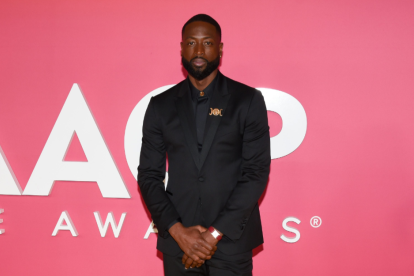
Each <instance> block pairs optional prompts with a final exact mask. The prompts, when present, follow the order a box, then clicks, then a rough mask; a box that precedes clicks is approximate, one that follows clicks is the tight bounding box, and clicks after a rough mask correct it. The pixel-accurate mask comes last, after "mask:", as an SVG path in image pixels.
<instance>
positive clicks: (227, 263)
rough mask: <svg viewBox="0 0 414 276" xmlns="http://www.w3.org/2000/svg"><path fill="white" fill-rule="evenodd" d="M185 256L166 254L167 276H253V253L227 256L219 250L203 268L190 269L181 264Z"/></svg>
mask: <svg viewBox="0 0 414 276" xmlns="http://www.w3.org/2000/svg"><path fill="white" fill-rule="evenodd" d="M183 254H184V253H183V252H181V253H180V254H178V255H177V256H169V255H167V254H164V273H165V276H180V275H193V276H195V275H199V276H252V270H253V262H252V257H253V254H252V251H249V252H246V253H242V254H237V255H225V254H224V253H222V252H220V251H218V250H217V251H216V253H215V254H214V255H213V257H212V258H211V259H210V260H207V261H206V262H205V264H203V265H202V266H201V267H199V268H197V267H195V268H188V269H185V267H184V265H183V264H182V263H181V259H182V257H183Z"/></svg>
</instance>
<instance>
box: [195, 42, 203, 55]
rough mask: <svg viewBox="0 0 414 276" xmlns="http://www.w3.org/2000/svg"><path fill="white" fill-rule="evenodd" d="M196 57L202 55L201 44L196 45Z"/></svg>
mask: <svg viewBox="0 0 414 276" xmlns="http://www.w3.org/2000/svg"><path fill="white" fill-rule="evenodd" d="M197 55H200V56H202V55H204V47H203V44H202V43H199V44H198V45H197Z"/></svg>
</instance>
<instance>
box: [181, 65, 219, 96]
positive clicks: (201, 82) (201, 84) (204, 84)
mask: <svg viewBox="0 0 414 276" xmlns="http://www.w3.org/2000/svg"><path fill="white" fill-rule="evenodd" d="M217 72H218V69H216V70H214V71H213V72H212V73H211V74H210V75H209V76H208V77H206V78H204V79H202V80H196V79H195V78H194V77H193V76H191V75H188V78H189V79H190V81H191V83H192V84H193V85H194V87H195V88H197V89H198V90H200V91H203V90H204V89H206V87H207V86H208V85H209V84H210V83H211V82H212V81H213V80H214V78H215V77H216V76H217Z"/></svg>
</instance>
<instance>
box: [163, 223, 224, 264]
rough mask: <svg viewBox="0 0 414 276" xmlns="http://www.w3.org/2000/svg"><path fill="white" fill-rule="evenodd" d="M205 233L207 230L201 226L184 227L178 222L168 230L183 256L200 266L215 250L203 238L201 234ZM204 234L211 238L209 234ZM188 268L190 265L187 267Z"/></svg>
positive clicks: (213, 246)
mask: <svg viewBox="0 0 414 276" xmlns="http://www.w3.org/2000/svg"><path fill="white" fill-rule="evenodd" d="M205 231H207V229H206V228H204V227H203V226H201V225H196V226H190V227H184V226H183V225H182V224H181V223H180V222H177V223H176V224H174V225H173V226H172V227H171V228H170V229H169V230H168V232H169V233H170V234H171V236H172V237H173V238H174V240H175V241H176V242H177V243H178V246H179V247H180V248H181V250H182V251H184V254H185V255H187V256H188V257H190V258H191V260H192V262H193V261H195V262H197V263H200V266H201V265H202V264H203V263H204V260H209V259H211V256H212V255H213V254H214V252H215V249H217V248H216V247H215V244H214V245H210V243H209V242H207V241H206V240H205V239H204V238H203V234H202V232H205ZM206 233H208V234H209V235H210V236H211V234H210V233H209V232H206ZM211 237H212V236H211ZM212 238H213V237H212ZM213 239H214V238H213ZM192 262H191V263H192ZM191 263H190V264H191ZM188 267H190V265H188ZM188 267H187V268H188Z"/></svg>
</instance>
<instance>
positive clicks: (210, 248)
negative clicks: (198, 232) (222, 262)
mask: <svg viewBox="0 0 414 276" xmlns="http://www.w3.org/2000/svg"><path fill="white" fill-rule="evenodd" d="M197 244H198V245H200V246H202V247H205V248H206V249H208V251H212V250H213V246H211V245H210V244H209V243H208V242H207V241H206V240H205V239H203V238H200V239H198V240H197ZM207 254H208V253H207Z"/></svg>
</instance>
